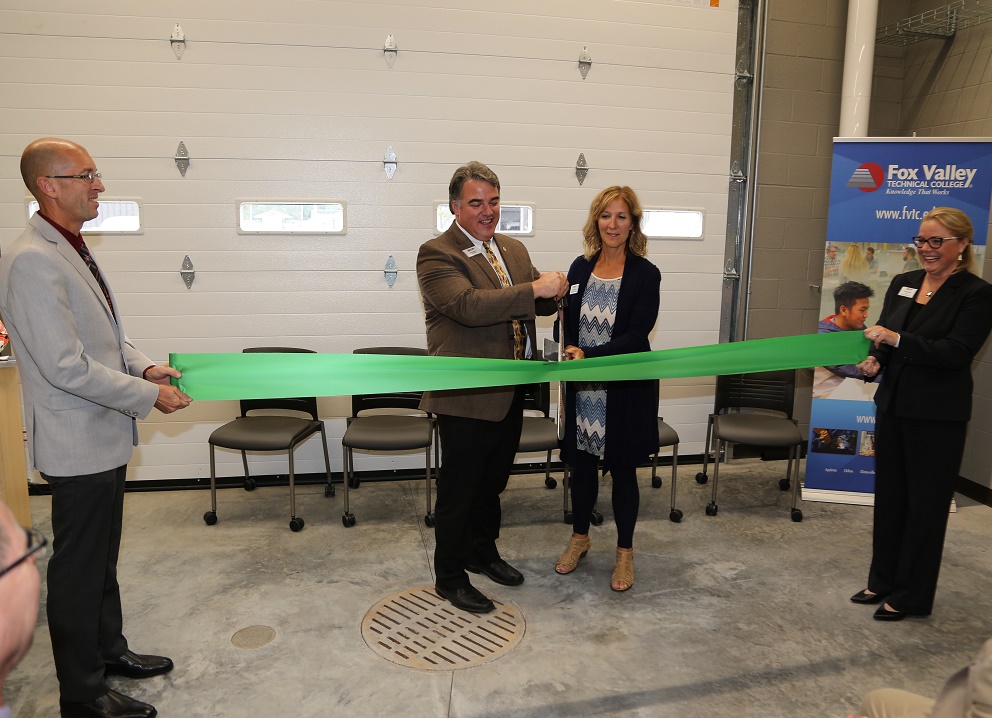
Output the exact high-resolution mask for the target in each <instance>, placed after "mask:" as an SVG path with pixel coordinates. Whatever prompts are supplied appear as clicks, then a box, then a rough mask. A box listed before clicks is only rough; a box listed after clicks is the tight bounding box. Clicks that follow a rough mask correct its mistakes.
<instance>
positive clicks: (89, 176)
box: [45, 172, 103, 184]
mask: <svg viewBox="0 0 992 718" xmlns="http://www.w3.org/2000/svg"><path fill="white" fill-rule="evenodd" d="M45 177H47V178H48V179H81V180H82V181H83V182H85V183H86V184H93V180H95V179H103V175H102V174H101V173H100V172H84V173H83V174H81V175H45Z"/></svg>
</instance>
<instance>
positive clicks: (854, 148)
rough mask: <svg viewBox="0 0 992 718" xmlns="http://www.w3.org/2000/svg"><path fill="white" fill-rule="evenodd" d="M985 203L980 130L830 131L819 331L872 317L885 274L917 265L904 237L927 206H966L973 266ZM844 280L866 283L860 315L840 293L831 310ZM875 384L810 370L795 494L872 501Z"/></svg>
mask: <svg viewBox="0 0 992 718" xmlns="http://www.w3.org/2000/svg"><path fill="white" fill-rule="evenodd" d="M990 204H992V142H990V141H988V140H983V139H968V138H905V137H900V138H835V139H834V157H833V167H832V171H831V178H830V208H829V214H828V216H827V243H826V247H825V248H824V262H823V283H822V285H821V286H822V298H821V302H820V322H819V327H818V331H819V332H820V333H824V332H836V331H858V330H860V329H861V328H862V326H863V325H866V326H871V325H872V324H874V323H875V321H876V320H877V319H878V315H879V313H880V312H881V309H882V300H883V299H884V297H885V291H886V289H887V288H888V286H889V283H890V282H891V281H892V278H893V277H894V276H895V275H897V274H900V273H902V272H906V271H910V270H913V269H919V268H920V263H919V261H918V259H917V257H916V247H915V246H914V245H913V243H912V239H911V238H912V237H913V236H915V235H917V234H919V229H920V222H921V221H922V220H923V219H924V218H925V217H926V215H927V213H928V212H929V211H930V210H932V209H933V208H934V207H957V208H958V209H961V210H963V211H964V212H966V213H967V214H968V216H969V217H970V218H971V221H972V223H973V224H974V226H975V251H976V257H977V259H978V266H979V267H981V266H982V263H983V261H984V258H985V247H986V245H987V243H988V227H989V206H990ZM848 282H858V283H860V284H861V285H864V286H866V287H868V288H869V289H870V290H872V291H873V292H874V296H872V297H870V298H866V300H867V302H868V311H867V316H865V315H864V313H863V309H864V306H863V304H861V303H860V302H861V301H864V300H858V299H853V300H852V299H848V300H847V304H848V305H853V306H847V305H845V306H844V308H843V309H840V310H838V307H837V306H836V302H835V298H834V292H835V291H836V290H837V288H838V287H839V286H841V285H843V284H845V283H848ZM848 289H854V290H857V291H855V292H854V293H855V294H857V292H858V291H860V292H861V293H865V290H864V288H862V287H851V286H850V285H849V287H848ZM862 322H863V324H862ZM880 381H885V377H884V373H883V375H882V377H881V378H880ZM877 386H878V384H877V383H870V382H865V381H864V380H863V379H861V378H860V377H859V376H858V375H857V372H856V371H855V369H854V366H853V365H839V366H830V367H816V369H815V370H814V376H813V404H812V411H811V414H810V433H809V445H808V453H807V461H806V480H805V484H804V487H803V499H804V500H807V501H835V502H841V503H853V504H872V503H873V501H874V494H873V492H874V489H875V404H874V401H873V397H874V395H875V389H876V388H877Z"/></svg>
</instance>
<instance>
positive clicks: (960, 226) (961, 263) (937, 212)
mask: <svg viewBox="0 0 992 718" xmlns="http://www.w3.org/2000/svg"><path fill="white" fill-rule="evenodd" d="M928 219H932V220H934V221H935V222H940V223H941V224H942V225H944V226H945V227H947V228H948V229H949V230H951V232H952V233H953V234H954V236H955V237H957V238H958V239H967V240H968V245H967V246H966V247H965V248H964V249H963V250H961V258H960V259H959V260H958V266H956V267H955V268H954V272H971V273H972V274H974V275H976V276H978V261H977V260H976V259H975V250H974V246H975V227H974V226H973V225H972V223H971V219H970V218H969V217H968V215H967V214H965V213H964V212H962V211H961V210H960V209H957V208H956V207H934V208H933V209H932V210H930V211H929V212H927V215H926V217H924V220H928Z"/></svg>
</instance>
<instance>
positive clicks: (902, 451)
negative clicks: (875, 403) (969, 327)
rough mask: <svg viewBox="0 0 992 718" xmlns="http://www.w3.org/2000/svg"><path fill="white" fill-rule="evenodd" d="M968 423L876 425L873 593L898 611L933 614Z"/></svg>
mask: <svg viewBox="0 0 992 718" xmlns="http://www.w3.org/2000/svg"><path fill="white" fill-rule="evenodd" d="M967 426H968V424H967V422H964V421H920V420H918V419H902V418H899V417H896V416H893V415H892V414H891V413H890V412H883V411H880V412H879V413H878V415H877V416H876V418H875V524H874V527H873V530H872V560H871V569H870V570H869V572H868V589H869V590H870V591H873V592H874V593H880V594H882V595H885V596H888V598H887V599H886V601H887V603H888V604H889V605H890V606H891V607H892V608H894V609H896V610H899V611H903V612H905V613H911V614H914V615H920V616H927V615H930V613H931V612H932V610H933V600H934V594H935V593H936V592H937V576H938V575H939V574H940V560H941V555H942V554H943V551H944V534H945V533H946V531H947V515H948V512H949V511H950V507H951V499H952V498H953V497H954V485H955V483H956V482H957V478H958V473H959V472H960V470H961V459H962V457H963V456H964V441H965V435H966V430H967Z"/></svg>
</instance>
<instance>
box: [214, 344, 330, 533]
mask: <svg viewBox="0 0 992 718" xmlns="http://www.w3.org/2000/svg"><path fill="white" fill-rule="evenodd" d="M244 351H245V353H270V354H274V353H294V354H295V353H312V352H311V350H309V349H294V348H291V347H251V348H248V349H245V350H244ZM272 410H279V411H285V410H289V411H295V412H298V413H301V414H307V415H309V417H310V418H309V419H304V418H301V417H296V416H285V415H271V414H268V415H258V416H256V415H251V416H249V413H250V412H255V411H272ZM318 432H319V433H320V438H321V446H322V447H323V449H324V467H325V470H326V471H327V484H326V486H325V487H324V495H325V496H333V495H334V486H333V485H332V484H331V462H330V459H329V458H328V456H327V433H326V432H325V431H324V422H322V421H321V420H320V418H319V417H318V415H317V399H316V397H298V398H293V399H244V400H242V401H241V416H239V417H238V418H237V419H235V420H234V421H229V422H227V423H226V424H224V425H223V426H221V427H219V428H217V429H215V430H214V431H213V432H212V433H211V434H210V438H209V439H208V440H207V441H208V443H209V444H210V510H209V511H207V512H206V513H205V514H203V520H204V522H206V524H207V525H208V526H213V525H214V524H215V523H217V469H216V464H215V459H214V448H215V447H217V446H220V447H222V448H225V449H235V450H237V451H240V452H241V463H242V464H243V465H244V467H245V479H244V487H245V491H253V490H254V489H255V486H256V484H255V479H253V478H251V476H250V475H249V473H248V454H247V452H249V451H285V452H286V454H287V455H288V457H289V515H290V518H289V528H291V529H292V530H293V531H300V530H301V529H302V528H303V526H304V523H305V522H304V521H303V517H302V516H297V515H296V470H295V466H294V461H293V460H294V456H295V452H296V447H297V446H299V445H300V444H301V443H303V442H304V441H306V440H307V439H309V438H310V437H311V436H313V435H314V434H316V433H318Z"/></svg>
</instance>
